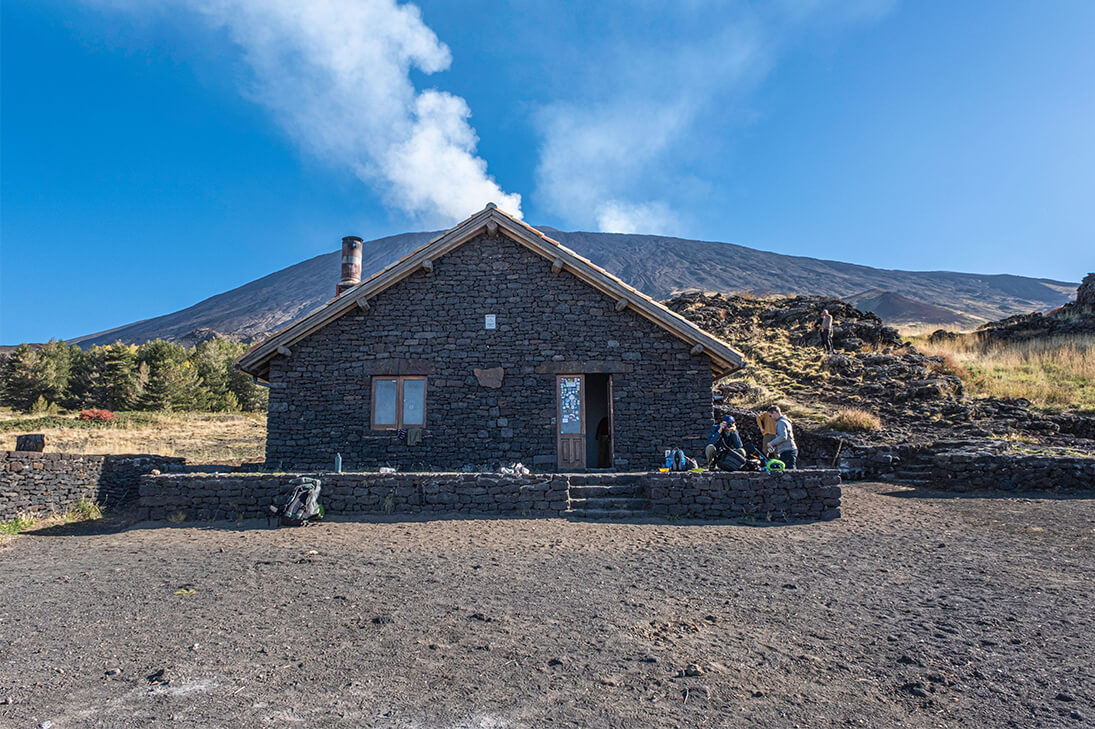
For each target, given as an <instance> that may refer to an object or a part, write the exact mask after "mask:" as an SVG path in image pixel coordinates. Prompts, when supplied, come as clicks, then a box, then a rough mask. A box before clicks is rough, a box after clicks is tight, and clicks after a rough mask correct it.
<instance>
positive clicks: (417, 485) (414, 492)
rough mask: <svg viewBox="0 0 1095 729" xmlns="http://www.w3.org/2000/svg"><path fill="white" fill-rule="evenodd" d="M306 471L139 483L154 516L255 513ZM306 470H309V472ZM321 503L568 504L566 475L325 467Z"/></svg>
mask: <svg viewBox="0 0 1095 729" xmlns="http://www.w3.org/2000/svg"><path fill="white" fill-rule="evenodd" d="M299 475H302V474H278V475H271V474H256V473H248V474H170V475H162V476H148V477H145V478H144V479H143V482H142V483H141V487H140V491H141V501H140V503H141V506H142V507H145V508H147V509H148V517H149V518H150V519H164V518H167V517H170V516H172V515H173V514H180V513H181V514H183V515H184V516H186V517H187V518H190V519H251V518H256V517H265V516H268V515H269V506H270V505H271V504H280V503H282V502H283V501H284V500H285V498H286V496H287V495H288V494H289V493H291V491H292V486H291V485H290V484H291V482H292V481H293V479H294V478H296V477H297V476H299ZM305 475H307V474H305ZM312 475H315V476H316V478H319V479H320V481H321V484H322V491H321V498H320V503H322V504H323V506H324V508H325V509H326V510H327V511H328V512H329V513H331V514H350V515H352V514H360V513H372V514H383V513H400V514H408V513H423V512H425V513H466V514H521V515H536V516H552V515H554V516H558V515H560V514H562V513H563V512H565V511H566V510H567V508H568V497H567V488H568V484H567V479H566V477H565V476H554V475H544V476H530V477H510V476H495V475H492V474H453V473H442V474H438V473H400V474H375V473H373V474H370V473H341V474H334V473H321V474H312Z"/></svg>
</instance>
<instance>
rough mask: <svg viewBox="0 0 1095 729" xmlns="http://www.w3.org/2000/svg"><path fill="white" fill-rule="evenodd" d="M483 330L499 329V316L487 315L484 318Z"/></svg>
mask: <svg viewBox="0 0 1095 729" xmlns="http://www.w3.org/2000/svg"><path fill="white" fill-rule="evenodd" d="M483 328H484V329H497V328H498V315H497V314H487V315H486V316H485V317H484V318H483Z"/></svg>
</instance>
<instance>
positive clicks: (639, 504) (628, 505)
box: [570, 497, 650, 511]
mask: <svg viewBox="0 0 1095 729" xmlns="http://www.w3.org/2000/svg"><path fill="white" fill-rule="evenodd" d="M570 510H571V511H621V510H622V511H649V510H650V501H649V499H635V498H615V497H606V498H599V499H571V500H570Z"/></svg>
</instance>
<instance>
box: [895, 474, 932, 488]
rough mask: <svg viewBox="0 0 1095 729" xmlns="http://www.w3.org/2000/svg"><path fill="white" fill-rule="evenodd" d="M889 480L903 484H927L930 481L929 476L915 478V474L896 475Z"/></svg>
mask: <svg viewBox="0 0 1095 729" xmlns="http://www.w3.org/2000/svg"><path fill="white" fill-rule="evenodd" d="M890 480H891V481H893V482H895V483H899V484H901V485H903V486H928V485H930V484H931V482H932V480H931V479H930V478H917V477H915V476H897V477H895V478H891V479H890Z"/></svg>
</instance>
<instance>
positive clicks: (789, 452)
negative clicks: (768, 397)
mask: <svg viewBox="0 0 1095 729" xmlns="http://www.w3.org/2000/svg"><path fill="white" fill-rule="evenodd" d="M768 414H769V415H772V416H773V417H775V419H776V437H775V438H773V439H772V442H771V443H769V444H768V447H767V448H765V453H769V454H771V453H775V454H776V458H778V459H779V460H781V461H783V464H784V465H785V466H786V467H787V468H791V469H793V468H795V467H796V464H797V463H798V446H797V445H795V431H794V428H793V427H791V419H790V418H788V417H787V416H786V415H784V414H783V413H781V412H780V410H779V408H778V407H776V406H775V405H773V406H772V407H770V408H768Z"/></svg>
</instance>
